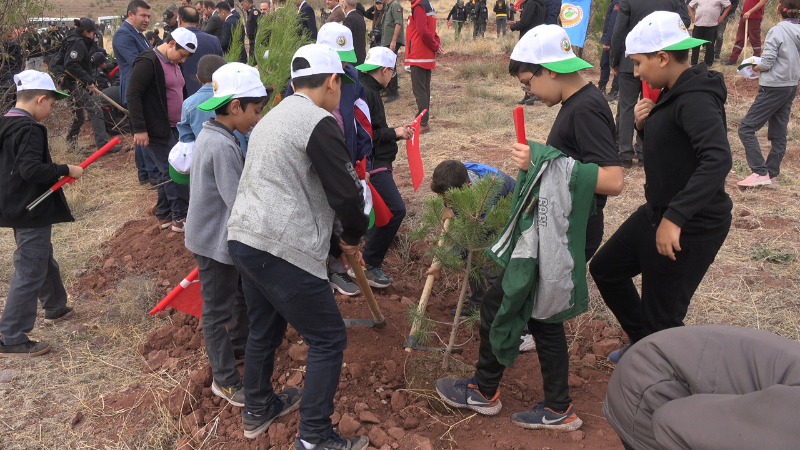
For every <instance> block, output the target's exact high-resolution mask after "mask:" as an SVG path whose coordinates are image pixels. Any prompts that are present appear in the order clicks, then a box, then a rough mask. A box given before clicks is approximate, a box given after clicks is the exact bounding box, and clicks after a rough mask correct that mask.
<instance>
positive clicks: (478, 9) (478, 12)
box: [474, 1, 489, 24]
mask: <svg viewBox="0 0 800 450" xmlns="http://www.w3.org/2000/svg"><path fill="white" fill-rule="evenodd" d="M474 12H475V22H477V23H480V24H485V23H486V21H487V20H489V8H488V7H487V6H486V2H484V1H480V2H478V3H476V4H475V10H474Z"/></svg>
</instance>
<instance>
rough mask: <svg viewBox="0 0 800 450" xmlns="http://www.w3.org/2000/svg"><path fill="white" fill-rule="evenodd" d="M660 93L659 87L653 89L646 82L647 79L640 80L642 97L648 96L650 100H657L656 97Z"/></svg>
mask: <svg viewBox="0 0 800 450" xmlns="http://www.w3.org/2000/svg"><path fill="white" fill-rule="evenodd" d="M660 95H661V89H653V88H651V87H650V85H649V84H648V83H647V81H644V80H642V97H643V98H649V99H650V100H652V101H654V102H657V101H658V97H659V96H660Z"/></svg>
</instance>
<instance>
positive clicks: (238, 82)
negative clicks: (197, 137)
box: [197, 62, 267, 111]
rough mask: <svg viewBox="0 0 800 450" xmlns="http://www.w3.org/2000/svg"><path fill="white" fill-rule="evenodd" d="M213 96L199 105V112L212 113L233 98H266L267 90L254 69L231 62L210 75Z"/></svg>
mask: <svg viewBox="0 0 800 450" xmlns="http://www.w3.org/2000/svg"><path fill="white" fill-rule="evenodd" d="M211 84H212V86H213V87H214V96H213V97H211V98H210V99H208V100H206V101H205V102H203V103H201V104H200V105H199V106H198V107H197V109H199V110H200V111H214V110H215V109H217V108H219V107H220V106H222V105H224V104H226V103H228V102H230V101H231V100H233V99H235V98H242V97H266V96H267V89H266V88H265V87H264V84H263V83H262V82H261V75H260V74H259V73H258V69H256V68H255V67H251V66H248V65H247V64H242V63H240V62H232V63H228V64H225V65H224V66H222V67H220V68H219V69H217V70H216V71H215V72H214V74H213V75H211Z"/></svg>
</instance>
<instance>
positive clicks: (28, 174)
mask: <svg viewBox="0 0 800 450" xmlns="http://www.w3.org/2000/svg"><path fill="white" fill-rule="evenodd" d="M14 111H15V110H13V109H12V110H11V113H12V114H13V113H14ZM0 173H2V174H3V176H2V177H0V227H11V228H36V227H44V226H47V225H52V224H54V223H60V222H74V221H75V219H73V218H72V214H71V213H70V212H69V206H67V198H66V197H65V196H64V190H63V189H59V190H58V191H56V192H55V193H53V194H51V195H50V197H48V198H47V199H46V200H45V201H44V202H42V203H41V204H39V206H37V207H36V208H34V209H33V211H28V210H27V209H25V207H26V206H28V205H29V204H30V203H31V202H32V201H34V200H36V198H37V197H39V196H40V195H42V194H43V193H44V192H45V191H47V190H48V189H49V188H50V186H52V185H53V184H54V183H55V182H56V181H58V179H59V178H60V177H62V176H65V175H69V167H67V165H66V164H54V163H53V160H52V159H51V158H50V149H49V147H48V145H47V128H45V126H44V125H42V124H40V123H38V122H36V121H35V120H33V118H32V117H30V116H28V115H19V116H6V117H0Z"/></svg>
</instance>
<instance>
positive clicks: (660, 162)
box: [640, 64, 733, 237]
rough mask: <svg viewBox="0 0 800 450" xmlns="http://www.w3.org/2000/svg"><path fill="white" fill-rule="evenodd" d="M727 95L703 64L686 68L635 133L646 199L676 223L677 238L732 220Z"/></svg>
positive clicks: (719, 79)
mask: <svg viewBox="0 0 800 450" xmlns="http://www.w3.org/2000/svg"><path fill="white" fill-rule="evenodd" d="M727 95H728V92H727V90H726V88H725V78H724V77H723V75H722V74H721V73H719V72H714V71H709V70H708V68H707V67H706V65H705V64H700V65H698V66H695V67H692V68H690V69H686V71H685V72H683V74H681V76H680V77H679V78H678V80H677V81H676V83H675V85H674V86H673V87H672V89H664V90H663V91H662V93H661V96H660V97H659V99H658V103H656V106H655V107H654V108H653V109H652V111H650V115H649V116H648V117H647V119H645V122H644V130H643V131H642V132H640V133H642V134H643V135H644V136H643V137H644V141H643V147H642V149H643V152H644V161H645V162H644V172H645V177H646V181H645V186H644V193H645V198H646V199H647V203H648V204H649V205H650V206H651V207H652V208H653V210H654V211H655V212H657V213H658V212H660V213H661V214H662V215H663V217H666V218H667V219H669V220H670V221H671V222H673V223H675V225H678V226H679V227H681V237H685V236H695V237H703V236H711V235H713V234H715V233H719V232H720V231H721V230H723V229H727V227H728V226H729V224H730V221H731V208H732V207H733V203H732V202H731V199H730V197H729V196H728V194H727V193H726V192H725V177H726V176H727V175H728V172H729V171H730V170H731V164H732V157H731V148H730V145H729V144H728V134H727V121H726V117H725V100H726V98H727ZM640 137H641V136H640Z"/></svg>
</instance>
